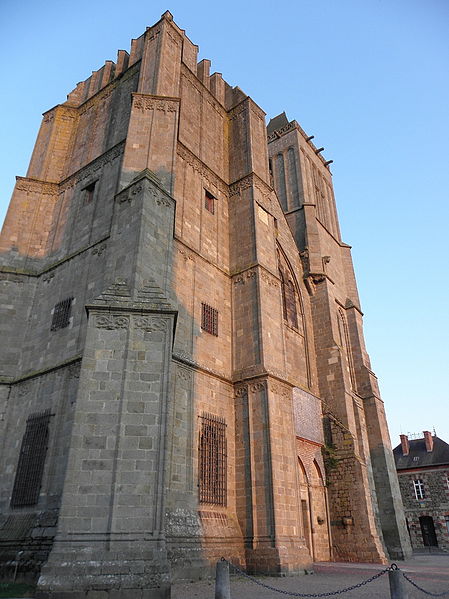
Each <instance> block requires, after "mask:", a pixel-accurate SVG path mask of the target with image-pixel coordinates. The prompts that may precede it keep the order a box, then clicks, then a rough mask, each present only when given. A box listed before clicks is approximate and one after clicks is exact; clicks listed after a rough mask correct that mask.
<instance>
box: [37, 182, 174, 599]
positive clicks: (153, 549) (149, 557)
mask: <svg viewBox="0 0 449 599" xmlns="http://www.w3.org/2000/svg"><path fill="white" fill-rule="evenodd" d="M174 208H175V202H174V200H173V199H172V198H171V197H170V196H169V195H168V194H167V193H166V192H164V191H163V189H162V188H161V186H160V182H158V180H157V179H156V178H155V177H154V175H153V174H152V173H150V172H148V171H144V172H142V173H140V174H139V175H138V176H137V177H136V178H135V179H134V181H133V182H132V184H131V185H130V186H128V187H127V188H126V189H124V190H123V191H122V192H120V193H119V194H118V195H117V196H116V198H115V207H114V220H113V224H112V229H111V239H110V242H109V244H108V250H109V254H108V258H107V270H108V272H110V273H111V275H112V277H113V282H112V284H111V285H110V286H109V288H107V289H106V290H105V291H104V292H103V293H102V294H101V295H100V296H99V297H97V298H96V299H95V300H94V301H93V302H92V303H91V304H90V305H88V306H86V309H87V312H88V325H87V334H86V342H85V349H84V355H83V360H82V366H81V374H80V380H79V389H78V395H77V402H76V408H75V416H74V425H73V433H72V438H71V441H70V452H69V459H68V466H67V474H66V481H65V486H64V494H63V497H62V503H61V511H60V518H59V523H58V531H57V535H56V538H55V544H54V547H53V550H52V552H51V554H50V557H49V560H48V562H47V564H46V565H45V566H44V568H43V570H42V574H41V577H40V579H39V584H38V596H40V597H46V596H53V597H62V596H64V597H76V596H78V595H79V596H81V595H83V596H85V593H86V592H87V597H89V596H90V595H91V594H92V597H93V596H95V593H97V592H98V591H103V592H104V595H103V596H104V597H107V596H109V595H112V594H114V597H118V598H121V597H122V598H123V599H125V598H127V597H131V596H132V597H133V598H134V597H136V596H138V597H140V596H141V595H142V594H143V593H145V597H148V598H151V599H153V598H157V599H159V598H162V597H164V598H165V597H168V596H169V592H170V568H169V563H168V560H167V551H166V535H165V493H166V487H167V484H166V455H167V446H168V444H169V442H170V440H169V438H168V437H169V434H170V433H169V431H170V430H171V427H170V426H169V424H168V419H169V413H170V405H171V401H172V400H171V394H170V393H169V385H170V377H171V357H172V347H173V337H174V327H175V321H176V315H177V312H176V310H175V309H174V308H173V307H172V305H171V303H170V302H169V300H168V299H167V298H166V296H165V290H166V289H167V288H168V287H169V285H170V279H171V255H172V235H173V219H174Z"/></svg>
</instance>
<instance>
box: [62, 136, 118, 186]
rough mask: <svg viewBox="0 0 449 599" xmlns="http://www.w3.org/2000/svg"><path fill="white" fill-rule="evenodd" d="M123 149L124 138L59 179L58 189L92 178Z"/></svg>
mask: <svg viewBox="0 0 449 599" xmlns="http://www.w3.org/2000/svg"><path fill="white" fill-rule="evenodd" d="M124 149H125V140H123V141H121V142H119V143H118V144H116V145H115V146H114V147H112V148H111V149H110V150H108V151H107V152H105V153H104V154H102V155H101V156H99V157H98V158H95V159H94V160H92V162H90V163H89V164H87V165H86V166H83V167H82V168H80V169H79V171H77V172H76V173H73V175H70V176H69V177H67V178H66V179H64V180H63V181H61V183H60V184H59V190H60V191H61V192H63V191H65V190H66V189H69V188H70V187H73V186H74V185H77V184H78V183H80V182H81V181H84V180H86V179H92V178H94V176H95V174H96V173H97V171H99V170H101V169H102V168H103V167H104V166H105V165H106V164H109V163H110V162H113V161H114V160H116V159H117V158H118V157H119V156H121V155H122V154H123V151H124Z"/></svg>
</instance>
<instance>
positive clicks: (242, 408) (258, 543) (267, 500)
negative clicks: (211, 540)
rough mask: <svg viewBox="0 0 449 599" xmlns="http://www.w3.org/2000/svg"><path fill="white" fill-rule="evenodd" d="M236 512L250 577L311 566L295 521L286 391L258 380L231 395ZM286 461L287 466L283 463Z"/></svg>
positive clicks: (290, 424) (298, 519) (295, 491)
mask: <svg viewBox="0 0 449 599" xmlns="http://www.w3.org/2000/svg"><path fill="white" fill-rule="evenodd" d="M236 431H237V433H236V444H237V447H238V451H237V456H238V457H237V463H236V470H237V472H238V480H239V481H240V482H239V484H240V488H239V489H238V493H237V497H238V500H237V511H238V516H239V522H240V526H241V529H242V531H243V534H244V537H245V553H246V564H247V568H248V570H249V571H251V572H264V573H272V574H279V573H286V572H295V571H296V572H298V571H302V570H304V569H307V568H309V567H310V565H311V561H312V560H311V556H310V554H309V551H308V549H307V546H306V543H305V540H304V534H303V526H302V523H301V515H300V503H299V501H300V498H299V497H298V485H297V473H296V461H295V460H294V459H293V460H291V456H292V455H293V456H294V455H295V436H294V430H293V422H292V408H291V388H288V387H287V386H286V385H282V384H280V383H278V382H277V381H275V382H273V381H271V379H270V380H267V379H258V380H256V381H253V382H251V383H249V384H248V385H239V386H238V387H237V389H236ZM285 456H288V460H285Z"/></svg>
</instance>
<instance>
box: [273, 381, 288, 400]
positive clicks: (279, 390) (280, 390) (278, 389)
mask: <svg viewBox="0 0 449 599" xmlns="http://www.w3.org/2000/svg"><path fill="white" fill-rule="evenodd" d="M270 391H272V392H273V393H275V394H276V395H280V396H281V397H287V398H290V399H291V398H292V391H291V388H290V387H287V386H286V385H283V384H282V383H278V382H276V383H275V382H271V383H270Z"/></svg>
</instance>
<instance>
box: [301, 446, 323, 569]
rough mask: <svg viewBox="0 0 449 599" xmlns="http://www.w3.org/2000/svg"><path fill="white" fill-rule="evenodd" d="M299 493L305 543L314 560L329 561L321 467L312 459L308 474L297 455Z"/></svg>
mask: <svg viewBox="0 0 449 599" xmlns="http://www.w3.org/2000/svg"><path fill="white" fill-rule="evenodd" d="M298 471H299V493H300V501H301V516H302V523H303V530H304V538H305V541H306V545H307V547H308V549H309V551H310V555H311V556H312V559H313V560H314V561H329V560H330V558H331V555H330V546H329V526H328V517H327V503H326V488H325V486H324V480H323V476H322V474H321V469H320V467H319V465H318V464H317V462H316V461H315V460H314V461H313V463H312V464H310V467H309V471H308V473H309V476H308V475H307V472H306V469H305V467H304V465H303V463H302V461H301V459H300V457H299V456H298Z"/></svg>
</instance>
